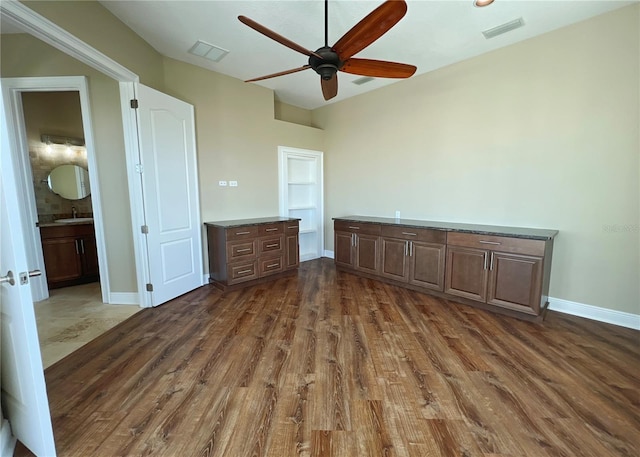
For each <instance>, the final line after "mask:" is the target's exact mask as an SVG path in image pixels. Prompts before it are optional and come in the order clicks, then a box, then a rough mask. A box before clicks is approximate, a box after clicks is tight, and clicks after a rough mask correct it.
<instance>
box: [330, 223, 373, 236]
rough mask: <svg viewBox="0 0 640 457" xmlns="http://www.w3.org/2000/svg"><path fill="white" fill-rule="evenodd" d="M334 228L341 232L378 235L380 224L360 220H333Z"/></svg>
mask: <svg viewBox="0 0 640 457" xmlns="http://www.w3.org/2000/svg"><path fill="white" fill-rule="evenodd" d="M333 227H334V230H337V231H341V232H353V233H364V234H366V235H380V224H370V223H361V222H348V221H335V222H334V225H333Z"/></svg>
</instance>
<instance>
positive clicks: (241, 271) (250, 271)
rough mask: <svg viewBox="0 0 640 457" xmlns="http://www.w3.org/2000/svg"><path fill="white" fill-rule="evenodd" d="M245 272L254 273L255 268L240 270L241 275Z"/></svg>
mask: <svg viewBox="0 0 640 457" xmlns="http://www.w3.org/2000/svg"><path fill="white" fill-rule="evenodd" d="M245 273H253V270H240V271H238V274H239V275H243V274H245Z"/></svg>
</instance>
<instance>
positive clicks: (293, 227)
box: [287, 225, 298, 229]
mask: <svg viewBox="0 0 640 457" xmlns="http://www.w3.org/2000/svg"><path fill="white" fill-rule="evenodd" d="M287 228H288V229H297V228H298V226H297V225H290V226H289V227H287Z"/></svg>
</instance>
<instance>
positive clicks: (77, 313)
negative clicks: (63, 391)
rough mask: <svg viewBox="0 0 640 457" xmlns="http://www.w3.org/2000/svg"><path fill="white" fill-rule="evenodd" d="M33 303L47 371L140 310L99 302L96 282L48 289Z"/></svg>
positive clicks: (133, 306)
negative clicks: (48, 290)
mask: <svg viewBox="0 0 640 457" xmlns="http://www.w3.org/2000/svg"><path fill="white" fill-rule="evenodd" d="M49 294H50V296H49V298H48V299H46V300H43V301H40V302H37V303H35V304H34V309H35V314H36V323H37V326H38V337H39V340H40V351H41V353H42V364H43V366H44V368H47V367H49V366H51V365H53V364H54V363H56V362H57V361H58V360H61V359H63V358H64V357H66V356H67V355H69V354H71V353H72V352H73V351H75V350H76V349H79V348H80V347H82V346H84V345H85V344H86V343H88V342H89V341H91V340H93V339H94V338H96V337H97V336H98V335H101V334H102V333H104V332H105V331H107V330H108V329H110V328H112V327H114V326H116V325H117V324H119V323H120V322H122V321H124V320H126V319H128V318H129V317H131V316H133V315H134V314H135V313H137V312H138V311H140V310H141V309H142V308H140V307H139V306H138V305H107V304H104V303H102V298H101V293H100V283H97V282H95V283H91V284H83V285H81V286H74V287H65V288H62V289H52V290H51V291H50V292H49Z"/></svg>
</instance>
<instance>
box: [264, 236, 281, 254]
mask: <svg viewBox="0 0 640 457" xmlns="http://www.w3.org/2000/svg"><path fill="white" fill-rule="evenodd" d="M283 245H284V236H283V235H278V236H269V237H264V238H260V239H259V240H258V246H259V247H258V249H259V253H260V254H265V253H270V252H273V253H277V252H282V246H283Z"/></svg>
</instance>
